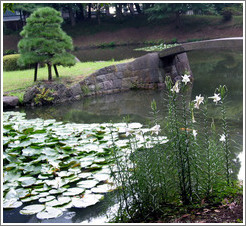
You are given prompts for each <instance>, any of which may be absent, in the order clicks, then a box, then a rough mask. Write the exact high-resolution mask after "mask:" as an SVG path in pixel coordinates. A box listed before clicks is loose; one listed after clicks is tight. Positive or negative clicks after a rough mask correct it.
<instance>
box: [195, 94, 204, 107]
mask: <svg viewBox="0 0 246 226" xmlns="http://www.w3.org/2000/svg"><path fill="white" fill-rule="evenodd" d="M203 100H204V97H202V96H201V94H200V95H199V96H196V99H195V100H194V102H195V105H194V107H195V108H197V109H199V105H200V104H202V103H203Z"/></svg>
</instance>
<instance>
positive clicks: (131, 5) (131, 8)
mask: <svg viewBox="0 0 246 226" xmlns="http://www.w3.org/2000/svg"><path fill="white" fill-rule="evenodd" d="M128 7H129V10H130V13H131V15H132V16H133V15H134V7H133V3H128Z"/></svg>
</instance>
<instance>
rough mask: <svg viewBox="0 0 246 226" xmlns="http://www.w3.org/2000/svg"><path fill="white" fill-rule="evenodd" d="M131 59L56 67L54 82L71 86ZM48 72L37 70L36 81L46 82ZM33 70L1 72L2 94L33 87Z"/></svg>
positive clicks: (15, 93) (15, 92)
mask: <svg viewBox="0 0 246 226" xmlns="http://www.w3.org/2000/svg"><path fill="white" fill-rule="evenodd" d="M131 60H132V59H128V60H122V61H99V62H80V63H77V64H76V65H75V66H73V67H62V66H59V67H58V71H59V74H60V77H59V78H56V77H55V72H54V71H53V76H54V80H56V81H59V82H62V83H66V84H73V83H75V82H79V81H80V80H82V79H84V78H85V77H87V76H88V75H90V74H91V73H93V72H94V71H96V70H98V69H100V68H103V67H107V66H110V65H114V64H120V63H125V62H129V61H131ZM47 78H48V70H47V68H46V67H44V68H39V70H38V81H40V80H47ZM33 79H34V69H29V70H22V71H4V72H3V92H4V93H6V92H7V93H10V94H12V95H16V96H18V95H20V93H22V92H23V91H24V90H25V89H26V88H27V87H30V86H32V85H34V82H33Z"/></svg>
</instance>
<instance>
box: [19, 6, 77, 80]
mask: <svg viewBox="0 0 246 226" xmlns="http://www.w3.org/2000/svg"><path fill="white" fill-rule="evenodd" d="M62 21H63V19H62V18H61V13H60V12H58V11H56V10H55V9H53V8H50V7H44V8H39V9H38V10H36V11H35V12H34V13H33V14H31V16H30V17H29V18H27V24H26V25H25V26H24V28H23V30H22V32H21V33H20V35H21V36H22V37H23V39H21V40H20V42H19V43H18V48H19V52H20V54H21V57H20V59H19V64H22V65H26V64H35V63H45V64H47V65H48V71H49V80H51V79H52V73H51V66H52V65H54V66H55V65H63V66H72V65H74V64H75V57H74V56H73V55H72V54H70V53H69V52H67V51H68V50H72V49H73V44H72V39H71V37H69V36H68V35H67V34H66V33H65V32H64V31H63V30H62V29H61V23H62ZM55 69H56V66H55ZM55 71H56V70H55ZM57 75H58V74H57Z"/></svg>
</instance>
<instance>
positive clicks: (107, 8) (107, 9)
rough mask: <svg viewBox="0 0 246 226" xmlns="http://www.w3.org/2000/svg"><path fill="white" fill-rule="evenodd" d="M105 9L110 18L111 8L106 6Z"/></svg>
mask: <svg viewBox="0 0 246 226" xmlns="http://www.w3.org/2000/svg"><path fill="white" fill-rule="evenodd" d="M105 9H106V15H107V16H110V12H109V6H108V5H105Z"/></svg>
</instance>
